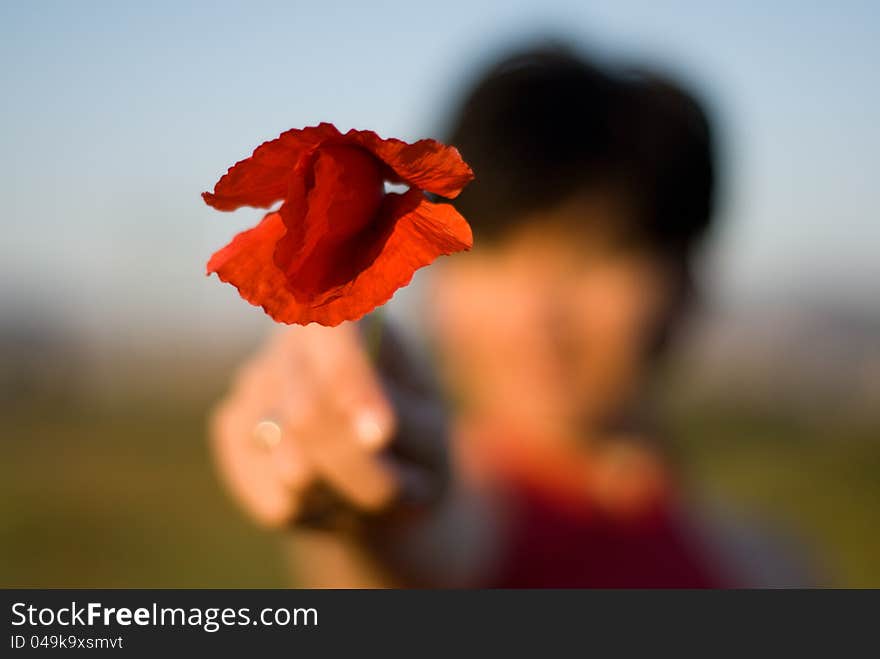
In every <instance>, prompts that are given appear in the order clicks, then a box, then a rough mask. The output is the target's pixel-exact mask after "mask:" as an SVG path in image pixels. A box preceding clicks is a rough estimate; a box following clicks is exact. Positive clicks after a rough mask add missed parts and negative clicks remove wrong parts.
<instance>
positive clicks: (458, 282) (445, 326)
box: [434, 200, 673, 434]
mask: <svg viewBox="0 0 880 659" xmlns="http://www.w3.org/2000/svg"><path fill="white" fill-rule="evenodd" d="M618 212H622V211H620V210H618V209H617V208H615V207H614V206H612V205H611V204H610V203H607V202H603V203H600V202H599V201H589V200H583V201H578V202H576V203H573V204H571V205H570V206H568V207H567V208H565V209H562V210H560V211H557V212H556V213H555V214H553V215H547V216H545V217H536V218H534V220H535V221H533V222H529V223H527V225H526V226H527V228H526V229H524V230H523V231H521V232H519V233H517V235H515V236H513V237H511V238H510V240H509V241H507V242H505V244H504V245H503V246H502V247H500V248H497V249H493V250H491V251H484V252H480V251H479V250H475V251H474V252H473V253H472V254H468V255H464V256H462V257H457V258H455V259H451V260H450V261H451V262H450V263H448V265H447V266H446V267H445V268H444V269H442V270H441V271H440V273H439V274H438V280H437V282H436V291H435V292H436V295H435V300H436V304H435V307H434V308H435V311H436V312H437V313H436V318H435V320H436V324H437V327H438V329H439V335H440V336H439V340H440V343H441V346H442V348H443V349H444V356H445V358H446V366H447V367H448V375H449V377H450V378H451V379H452V384H453V386H454V387H456V389H457V390H461V391H463V393H464V395H465V396H466V399H467V401H468V402H470V403H471V404H475V405H476V406H477V407H478V409H479V410H481V411H484V412H489V413H495V414H499V415H502V417H503V418H507V419H514V418H515V419H516V422H519V423H526V424H531V427H536V429H539V430H541V431H546V432H551V433H552V432H556V433H559V434H571V432H572V429H573V428H578V429H579V433H580V432H582V430H583V429H584V428H587V429H590V428H596V427H597V426H599V425H600V424H601V423H603V422H604V421H605V420H607V419H608V418H609V417H613V416H614V415H616V414H618V413H619V412H620V411H621V409H622V408H624V407H625V406H626V405H627V404H628V402H629V401H630V400H631V399H632V397H633V396H634V395H635V393H636V392H637V391H638V389H639V385H640V384H641V382H642V380H643V378H644V376H645V375H646V372H647V370H648V367H649V364H650V352H651V350H650V348H651V346H652V344H653V342H654V341H655V338H656V336H657V332H658V330H659V328H660V327H661V326H662V325H663V323H664V322H665V321H666V318H667V316H668V311H669V308H670V303H671V299H672V297H671V293H672V292H673V291H672V278H671V277H670V276H669V275H668V273H667V270H666V269H665V268H664V266H663V264H662V263H661V262H660V261H659V260H658V259H656V258H654V257H651V256H649V255H647V254H645V253H643V252H638V251H634V250H625V249H621V248H614V247H612V244H611V241H610V240H608V239H607V238H605V237H603V236H602V235H601V234H600V232H598V231H592V232H591V231H585V232H583V233H578V234H577V235H574V234H573V233H572V232H571V231H570V230H568V231H566V230H565V229H562V228H561V227H562V226H571V225H570V224H566V223H564V222H560V220H561V219H563V218H562V217H561V214H562V213H577V214H578V215H579V217H583V222H581V223H580V224H583V225H585V226H613V224H612V223H613V221H614V213H618ZM569 219H570V218H569ZM548 227H559V228H555V229H551V228H548Z"/></svg>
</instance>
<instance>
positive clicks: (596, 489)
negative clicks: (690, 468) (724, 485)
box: [481, 443, 732, 588]
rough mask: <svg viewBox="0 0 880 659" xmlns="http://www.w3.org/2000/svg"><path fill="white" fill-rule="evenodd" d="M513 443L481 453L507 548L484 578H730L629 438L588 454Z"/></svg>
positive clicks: (673, 581) (688, 583)
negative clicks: (498, 493)
mask: <svg viewBox="0 0 880 659" xmlns="http://www.w3.org/2000/svg"><path fill="white" fill-rule="evenodd" d="M512 446H517V445H516V444H512V443H505V445H504V446H497V445H496V446H494V447H493V448H491V449H490V450H489V452H488V453H486V454H485V455H484V457H486V456H488V457H489V463H488V470H489V472H490V477H491V478H492V480H493V481H495V482H496V484H498V485H500V486H501V487H502V488H503V490H504V491H506V493H507V495H508V497H507V498H508V501H509V506H510V508H509V513H510V514H509V519H510V523H509V534H508V540H507V543H506V553H505V556H504V557H503V558H502V560H501V561H500V563H499V564H498V565H497V566H496V572H495V574H496V576H495V578H494V579H493V580H492V581H491V583H489V584H487V585H488V586H490V587H497V588H719V587H726V586H730V585H732V583H730V582H729V581H728V579H727V578H725V577H724V576H722V574H723V571H722V569H721V567H720V565H719V563H718V561H717V560H713V557H712V556H711V554H710V552H708V551H707V549H706V548H705V547H703V546H701V544H700V543H699V541H698V540H697V539H696V538H695V537H693V535H692V534H690V533H689V532H688V530H687V526H686V524H685V523H684V516H683V514H682V512H681V510H680V508H679V507H678V505H677V503H676V499H675V497H674V495H673V488H672V487H671V484H670V478H669V475H668V471H667V470H666V469H664V468H663V467H662V463H661V462H660V461H659V459H657V458H656V457H653V455H652V454H651V453H649V452H647V451H644V450H639V449H635V448H632V445H630V447H629V448H627V447H626V446H624V447H623V448H620V447H616V448H613V449H609V450H607V451H604V452H603V453H600V454H599V455H598V459H597V458H596V457H588V456H586V455H585V454H584V453H582V452H577V453H576V452H572V453H571V454H569V455H565V454H561V453H555V454H553V453H549V452H546V451H543V450H542V451H538V452H536V451H534V450H518V449H512V448H511V447H512ZM519 446H524V445H522V444H519ZM481 462H482V460H481ZM486 466H487V465H486V464H484V468H485V467H486Z"/></svg>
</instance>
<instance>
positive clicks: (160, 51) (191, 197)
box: [0, 0, 880, 329]
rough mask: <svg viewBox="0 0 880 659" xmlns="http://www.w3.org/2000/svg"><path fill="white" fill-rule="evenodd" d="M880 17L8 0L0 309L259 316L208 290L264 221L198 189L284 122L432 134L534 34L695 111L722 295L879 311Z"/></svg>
mask: <svg viewBox="0 0 880 659" xmlns="http://www.w3.org/2000/svg"><path fill="white" fill-rule="evenodd" d="M878 7H880V5H878V4H877V3H870V2H863V3H858V2H844V3H836V4H834V5H833V6H832V5H831V3H823V4H821V5H820V3H815V6H813V3H798V2H775V3H757V2H755V3H749V2H741V3H705V2H621V1H618V2H570V1H558V2H557V1H554V0H544V1H541V2H538V1H537V0H533V1H532V2H518V1H515V0H508V1H505V2H473V1H471V2H460V1H458V0H455V1H446V2H442V3H440V2H436V3H417V2H397V3H381V2H378V3H377V2H371V3H354V2H349V3H340V2H332V1H322V2H310V3H305V2H276V3H267V2H237V3H231V2H211V3H208V2H204V3H202V2H192V3H186V2H150V3H135V2H113V3H111V2H106V3H104V2H76V3H74V2H58V3H47V2H11V1H8V0H6V1H3V2H0V61H2V65H0V89H2V99H3V100H2V104H0V126H2V127H0V148H2V153H3V158H2V162H0V199H2V200H3V212H2V216H0V218H2V219H0V222H2V231H3V240H2V243H0V277H2V278H3V281H4V282H5V286H4V290H3V293H2V294H0V303H3V302H4V301H8V300H10V299H16V298H22V297H26V298H30V299H31V300H32V301H34V304H40V303H41V302H45V303H49V304H60V305H61V307H60V308H61V309H62V311H63V312H64V313H68V314H70V315H72V316H88V317H89V318H91V319H93V320H95V319H99V321H100V322H101V323H104V324H110V325H114V324H138V325H139V326H144V325H147V324H151V325H155V326H156V327H157V328H161V327H166V326H167V327H174V326H175V325H176V324H180V323H181V322H184V323H187V324H189V325H191V326H194V327H195V328H196V329H197V328H198V326H199V325H201V324H205V325H209V324H210V323H213V322H214V321H216V320H217V319H229V321H230V323H233V324H234V323H235V322H237V321H236V320H235V319H236V318H238V317H242V316H244V315H249V316H255V315H256V314H255V312H251V311H250V310H249V309H247V308H246V306H242V303H241V302H240V301H239V300H238V298H237V296H236V295H235V293H234V291H232V290H231V289H228V287H225V286H221V285H220V284H218V283H217V282H216V280H207V279H205V278H204V277H203V276H202V272H203V264H204V262H205V260H206V259H207V257H208V256H209V255H210V253H211V252H212V251H213V250H214V249H216V248H217V247H219V246H221V245H222V244H224V243H225V242H226V241H227V240H228V239H229V237H231V236H232V235H233V234H234V233H235V232H236V231H237V230H240V229H241V228H243V227H245V226H246V225H248V224H251V223H252V222H253V221H254V219H255V218H256V217H257V213H256V212H253V213H251V212H249V211H239V212H237V213H235V214H232V215H228V214H218V213H216V212H214V211H211V210H210V209H209V208H207V207H206V206H204V205H203V204H202V202H201V200H200V198H199V193H200V192H201V191H202V190H205V189H209V188H210V186H211V185H213V183H214V181H215V180H216V178H217V176H218V175H219V174H220V173H222V172H223V171H224V170H225V168H226V167H227V166H228V165H229V164H231V163H232V162H233V161H235V160H237V159H240V158H241V157H243V156H245V155H247V154H248V153H249V151H250V150H251V149H252V148H253V146H255V145H256V144H258V143H259V142H261V141H263V140H265V139H268V138H271V137H274V136H275V135H277V134H278V133H279V132H281V131H282V130H284V129H287V128H290V127H295V126H303V125H308V124H313V123H316V122H318V121H322V120H323V121H333V122H335V123H336V124H337V125H338V126H339V127H340V128H348V127H360V128H373V129H375V130H377V131H379V132H380V133H381V134H383V135H388V136H397V137H401V138H417V137H423V136H428V135H432V134H434V133H436V132H437V130H438V126H439V125H440V121H441V119H442V113H443V112H444V111H445V110H446V108H447V107H448V106H449V104H450V102H451V100H452V97H453V93H454V91H455V90H456V89H457V88H458V87H459V85H460V84H461V82H462V81H463V80H464V79H467V76H468V75H469V74H472V73H473V72H474V70H475V67H476V68H479V66H480V65H481V64H482V63H485V62H488V61H490V59H491V57H492V56H493V54H495V53H497V52H498V50H499V49H503V48H505V47H506V46H508V45H511V44H515V43H518V42H520V41H521V40H523V39H529V38H533V37H539V36H543V35H557V36H561V37H567V38H570V39H572V40H574V41H577V42H578V43H580V44H582V45H583V46H584V47H586V48H589V49H591V50H593V51H594V52H597V53H599V54H600V55H603V56H607V57H620V56H623V57H625V58H627V59H628V60H633V61H641V62H645V61H647V62H648V63H650V64H653V65H655V66H658V67H662V68H666V69H668V70H670V71H671V72H673V73H675V74H677V75H679V76H681V77H683V78H684V79H686V80H687V81H689V82H691V83H692V84H693V85H694V86H696V87H697V89H698V90H699V91H700V92H701V93H702V95H703V96H704V98H705V99H706V101H707V102H708V103H709V105H710V107H711V108H712V109H713V111H714V112H715V116H716V118H717V120H718V122H719V126H720V128H721V136H722V145H723V147H724V152H725V161H724V171H725V174H726V178H727V180H726V183H727V185H726V193H725V198H724V204H723V215H722V217H723V220H724V222H725V225H724V227H723V230H722V231H720V232H719V233H718V234H717V236H716V239H715V240H714V242H713V250H712V252H711V255H712V256H711V258H710V259H709V261H708V266H707V268H708V270H709V272H710V273H711V276H712V278H713V279H712V280H713V282H714V286H715V290H717V291H718V292H719V293H720V294H722V295H723V296H729V297H736V296H740V297H749V296H755V295H759V294H760V295H762V296H763V295H765V294H771V295H772V294H779V295H783V294H787V293H790V292H791V291H793V290H795V289H798V290H801V291H804V290H807V291H815V292H817V294H821V295H828V296H832V297H836V298H847V299H849V298H852V299H854V300H856V301H857V302H860V303H861V304H865V303H866V301H868V302H867V303H870V300H871V299H872V298H871V294H872V290H871V287H872V286H873V288H875V289H876V283H877V282H878V281H880V259H878V258H877V252H878V248H880V222H878V219H880V217H878V207H880V185H878V181H877V174H876V171H877V161H878V157H877V154H878V152H880V128H878V126H877V118H878V101H880V85H878V84H877V73H876V66H877V64H878V62H880V45H878V44H880V38H878V37H880V34H878V33H880V21H878V18H880V10H878ZM874 299H876V296H875V298H874ZM95 322H97V321H95Z"/></svg>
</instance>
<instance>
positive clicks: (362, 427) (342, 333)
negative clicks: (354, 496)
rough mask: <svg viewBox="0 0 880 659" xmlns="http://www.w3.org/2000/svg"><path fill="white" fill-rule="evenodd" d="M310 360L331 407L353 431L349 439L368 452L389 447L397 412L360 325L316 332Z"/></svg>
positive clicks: (349, 433) (349, 324) (311, 345)
mask: <svg viewBox="0 0 880 659" xmlns="http://www.w3.org/2000/svg"><path fill="white" fill-rule="evenodd" d="M308 359H309V361H310V362H311V369H312V372H313V373H314V375H315V378H316V380H317V381H318V382H319V383H320V389H321V392H322V394H323V395H324V396H325V397H326V400H327V401H328V403H329V405H328V407H329V408H330V410H331V411H335V413H336V414H338V415H339V416H342V417H345V418H347V420H348V423H350V424H351V426H352V428H353V431H354V432H346V433H345V436H346V437H348V438H349V439H351V440H353V441H354V442H355V443H357V444H358V445H359V446H360V447H361V448H363V449H366V450H368V451H377V450H379V449H380V448H382V447H383V446H385V445H386V444H387V443H388V442H389V441H390V439H391V437H392V435H393V434H394V428H395V418H394V412H393V409H392V407H391V405H390V403H389V401H388V399H387V397H386V396H385V393H384V391H383V389H382V385H381V382H380V380H379V377H378V375H377V373H376V371H375V369H374V368H373V366H372V364H371V363H370V359H369V357H368V355H367V354H366V352H365V350H364V346H363V344H362V342H361V340H360V337H359V336H358V333H357V327H356V325H354V324H352V323H344V324H342V325H340V326H339V327H335V328H332V329H328V328H321V331H320V332H317V331H316V332H313V333H312V334H311V336H310V352H309V354H308Z"/></svg>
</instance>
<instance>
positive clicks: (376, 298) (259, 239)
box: [208, 191, 473, 326]
mask: <svg viewBox="0 0 880 659" xmlns="http://www.w3.org/2000/svg"><path fill="white" fill-rule="evenodd" d="M387 199H388V204H387V205H386V206H385V207H383V212H387V213H388V214H389V221H390V222H391V225H390V229H389V233H388V236H387V239H386V240H385V242H384V243H383V244H382V245H381V249H380V250H379V251H378V253H377V255H376V257H375V258H374V259H373V261H372V263H371V264H370V265H368V266H367V267H366V268H365V269H364V270H363V271H362V272H361V273H360V274H358V275H357V277H356V278H355V279H354V281H352V282H350V283H348V284H345V285H343V286H340V287H338V289H337V292H336V294H335V295H334V296H332V297H330V298H329V300H328V301H326V302H324V303H322V304H318V305H315V304H309V303H303V302H301V301H299V300H297V298H296V297H295V295H294V294H293V293H292V292H291V290H290V288H289V287H288V280H287V277H286V276H285V275H284V273H283V272H282V271H281V270H280V269H279V268H278V267H277V266H276V265H275V263H274V259H273V253H274V251H275V244H276V243H277V242H278V240H280V239H281V237H282V236H283V235H284V233H285V230H286V229H285V226H284V222H283V221H282V220H281V214H280V213H277V212H275V213H269V214H267V215H266V216H265V217H264V218H263V220H262V221H261V222H260V224H258V225H257V226H256V227H254V228H253V229H249V230H248V231H243V232H242V233H240V234H238V235H237V236H236V237H235V238H234V239H233V240H232V242H231V243H229V244H228V245H227V246H226V247H224V248H223V249H221V250H220V251H218V252H217V253H216V254H214V256H212V257H211V260H210V261H209V262H208V274H211V273H215V272H216V273H217V276H218V277H220V279H221V280H222V281H224V282H227V283H229V284H232V285H233V286H235V287H236V288H237V289H238V292H239V294H240V295H241V296H242V297H243V298H244V299H245V300H247V301H248V302H250V303H251V304H253V305H256V306H260V307H262V308H263V310H264V311H265V312H266V313H267V314H268V315H269V316H271V317H272V318H273V319H274V320H276V321H278V322H281V323H287V324H293V323H297V324H300V325H306V324H308V323H310V322H317V323H320V324H321V325H328V326H335V325H338V324H339V323H341V322H343V321H345V320H357V319H358V318H360V317H362V316H363V315H364V314H367V313H369V312H370V311H372V310H373V309H375V308H376V307H377V306H380V305H382V304H384V303H385V302H387V301H388V300H389V299H391V296H392V295H394V292H395V291H396V290H397V289H398V288H401V287H403V286H406V285H407V284H408V283H409V282H410V280H411V279H412V276H413V274H414V273H415V271H416V270H418V269H419V268H421V267H423V266H426V265H429V264H430V263H431V262H433V261H434V260H435V259H436V258H437V257H438V256H440V255H443V254H452V253H454V252H458V251H461V250H465V249H470V247H471V245H472V244H473V239H472V236H471V230H470V227H469V226H468V224H467V222H466V221H465V219H464V218H463V217H462V216H461V215H459V214H458V211H456V210H455V209H454V208H453V207H452V206H451V205H449V204H434V203H431V202H430V201H428V200H427V199H425V197H424V195H422V194H421V193H420V192H417V191H410V192H408V193H406V194H405V195H388V196H387Z"/></svg>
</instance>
